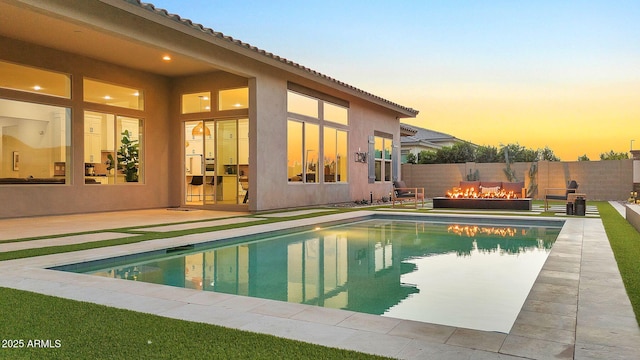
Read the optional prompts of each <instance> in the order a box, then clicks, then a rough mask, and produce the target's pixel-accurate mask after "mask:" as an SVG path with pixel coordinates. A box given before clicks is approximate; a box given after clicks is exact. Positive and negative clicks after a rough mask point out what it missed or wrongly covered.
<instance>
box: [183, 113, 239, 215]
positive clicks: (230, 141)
mask: <svg viewBox="0 0 640 360" xmlns="http://www.w3.org/2000/svg"><path fill="white" fill-rule="evenodd" d="M184 136H185V159H184V161H185V167H184V169H185V174H184V176H185V188H184V201H185V204H186V205H212V204H242V203H246V202H248V201H249V199H248V189H249V185H248V184H249V180H248V179H249V121H248V120H247V119H230V120H202V121H187V122H185V123H184Z"/></svg>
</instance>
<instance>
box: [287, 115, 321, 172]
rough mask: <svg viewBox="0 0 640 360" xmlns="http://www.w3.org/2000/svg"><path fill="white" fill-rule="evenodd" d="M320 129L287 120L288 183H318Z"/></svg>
mask: <svg viewBox="0 0 640 360" xmlns="http://www.w3.org/2000/svg"><path fill="white" fill-rule="evenodd" d="M319 145H320V128H319V126H318V125H317V124H312V123H304V122H300V121H295V120H289V121H288V126H287V178H288V179H289V181H290V182H307V183H317V182H319V179H318V176H319V172H318V170H319V169H318V160H319V159H318V154H319Z"/></svg>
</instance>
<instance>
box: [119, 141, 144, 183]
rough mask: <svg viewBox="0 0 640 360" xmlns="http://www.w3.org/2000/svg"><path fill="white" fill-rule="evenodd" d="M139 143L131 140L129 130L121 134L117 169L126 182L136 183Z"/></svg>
mask: <svg viewBox="0 0 640 360" xmlns="http://www.w3.org/2000/svg"><path fill="white" fill-rule="evenodd" d="M139 145H140V144H139V143H138V140H132V139H131V133H130V132H129V130H125V131H123V132H122V141H121V144H120V148H119V149H118V169H119V170H122V172H123V173H124V177H125V180H126V181H127V182H137V181H138V165H139V154H140V150H139Z"/></svg>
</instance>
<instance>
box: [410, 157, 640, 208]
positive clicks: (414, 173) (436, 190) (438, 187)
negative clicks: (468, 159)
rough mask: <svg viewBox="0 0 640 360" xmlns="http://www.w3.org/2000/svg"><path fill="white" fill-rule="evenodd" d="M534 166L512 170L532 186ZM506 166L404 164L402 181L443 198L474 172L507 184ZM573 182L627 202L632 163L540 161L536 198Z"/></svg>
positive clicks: (593, 195) (592, 195) (592, 194)
mask: <svg viewBox="0 0 640 360" xmlns="http://www.w3.org/2000/svg"><path fill="white" fill-rule="evenodd" d="M530 167H531V163H515V164H512V165H511V168H512V169H513V170H514V171H515V173H516V176H517V178H518V180H519V181H525V186H526V187H527V188H528V187H529V184H530V179H529V175H528V173H529V169H530ZM504 168H505V164H504V163H490V164H486V163H466V164H403V165H402V178H403V180H405V182H406V183H407V185H408V186H419V187H424V188H425V193H426V196H427V197H435V196H443V195H444V194H445V192H446V190H448V189H451V188H452V187H453V186H457V185H456V184H458V183H459V182H460V181H461V180H465V179H466V175H467V174H469V172H470V171H471V172H472V173H473V172H475V170H476V169H477V170H478V171H479V175H480V180H485V181H507V177H506V175H505V174H504ZM569 180H576V181H577V182H578V184H579V189H578V192H581V193H585V194H587V199H591V200H626V199H627V198H628V197H629V191H631V189H632V188H633V162H632V160H607V161H574V162H549V161H540V162H538V173H537V176H536V183H537V185H538V192H537V195H536V196H535V197H536V198H538V199H540V198H543V197H544V191H545V189H546V188H564V187H565V186H566V184H567V182H568V181H569Z"/></svg>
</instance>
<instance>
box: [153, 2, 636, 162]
mask: <svg viewBox="0 0 640 360" xmlns="http://www.w3.org/2000/svg"><path fill="white" fill-rule="evenodd" d="M143 1H146V0H143ZM149 2H151V3H153V4H154V5H155V6H156V7H157V8H163V9H166V10H168V11H169V12H170V13H175V14H178V15H180V16H181V17H183V18H187V19H190V20H192V21H194V22H196V23H200V24H202V25H204V26H205V27H209V28H212V29H214V30H216V31H220V32H222V33H224V34H225V35H229V36H232V37H234V38H236V39H240V40H242V41H244V42H247V43H249V44H251V45H254V46H257V47H259V48H261V49H264V50H267V51H269V52H272V53H274V54H277V55H279V56H282V57H285V58H287V59H289V60H292V61H294V62H297V63H300V64H302V65H304V66H306V67H309V68H312V69H314V70H316V71H319V72H321V73H323V74H325V75H327V76H330V77H333V78H335V79H338V80H340V81H343V82H346V83H348V84H350V85H353V86H355V87H358V88H360V89H362V90H365V91H367V92H371V93H373V94H375V95H378V96H381V97H383V98H386V99H388V100H391V101H394V102H397V103H399V104H401V105H404V106H408V107H412V108H415V109H418V110H420V114H419V115H418V117H417V118H416V119H407V120H404V122H406V123H409V124H414V125H417V126H420V127H424V128H428V129H432V130H436V131H441V132H445V133H448V134H451V135H453V136H455V137H457V138H459V139H463V140H466V141H470V142H472V143H474V144H477V145H491V146H496V147H499V146H500V145H501V144H508V143H519V144H520V145H522V146H525V147H527V148H533V149H537V148H543V147H545V146H548V147H550V148H551V149H552V150H553V151H554V152H555V154H556V155H557V156H559V157H560V158H561V159H562V160H565V161H574V160H576V159H577V158H578V156H580V155H583V154H586V155H587V156H588V157H589V158H590V159H591V160H598V159H599V155H600V153H604V152H609V151H610V150H613V151H616V152H627V151H629V150H630V147H631V143H632V141H631V140H635V141H634V142H633V148H634V149H640V1H638V0H629V1H618V0H609V1H607V0H603V1H589V0H584V1H565V0H554V1H546V0H536V1H528V2H524V1H509V0H505V1H435V0H433V1H429V0H422V1H420V0H414V1H409V0H405V1H403V0H386V1H382V0H351V1H349V0H325V1H315V0H313V1H280V0H271V1H262V0H254V1H246V0H234V1H229V0H226V1H217V0H155V1H154V0H149Z"/></svg>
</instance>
